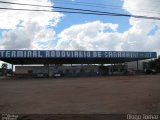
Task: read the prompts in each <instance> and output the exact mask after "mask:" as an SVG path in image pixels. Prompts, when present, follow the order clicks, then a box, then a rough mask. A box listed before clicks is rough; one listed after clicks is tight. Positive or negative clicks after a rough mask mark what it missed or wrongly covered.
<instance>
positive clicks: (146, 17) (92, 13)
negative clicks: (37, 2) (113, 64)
mask: <svg viewBox="0 0 160 120" xmlns="http://www.w3.org/2000/svg"><path fill="white" fill-rule="evenodd" d="M0 9H3V10H23V11H41V12H63V13H77V14H90V15H103V16H106V15H108V16H121V17H135V18H144V19H155V20H160V18H159V17H148V16H137V15H128V14H117V13H109V12H106V13H94V12H76V11H62V10H56V11H50V10H34V9H15V8H0Z"/></svg>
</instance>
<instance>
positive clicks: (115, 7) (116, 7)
mask: <svg viewBox="0 0 160 120" xmlns="http://www.w3.org/2000/svg"><path fill="white" fill-rule="evenodd" d="M0 3H5V4H16V5H27V6H35V7H44V8H56V9H69V10H80V11H88V12H100V13H104V12H102V11H93V10H86V9H85V10H84V9H75V8H65V7H54V6H45V5H34V4H24V3H17V2H5V1H0ZM79 3H85V2H79ZM88 4H89V3H88ZM100 5H103V4H100ZM106 6H110V7H113V8H111V9H120V8H118V7H120V6H112V5H106ZM129 9H130V8H129ZM130 10H132V11H137V12H139V10H133V9H130ZM141 11H142V10H141ZM142 12H147V13H155V12H156V11H152V12H148V11H145V10H143V11H142ZM157 14H159V13H157Z"/></svg>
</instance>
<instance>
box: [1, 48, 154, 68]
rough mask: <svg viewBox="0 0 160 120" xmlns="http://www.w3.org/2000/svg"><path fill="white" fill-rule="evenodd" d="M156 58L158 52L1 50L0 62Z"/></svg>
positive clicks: (77, 62) (31, 62) (43, 62)
mask: <svg viewBox="0 0 160 120" xmlns="http://www.w3.org/2000/svg"><path fill="white" fill-rule="evenodd" d="M87 54H88V55H87ZM156 57H157V53H156V52H128V51H55V50H52V51H48V50H46V51H42V50H37V51H35V50H16V51H15V50H0V60H1V61H4V62H7V63H10V64H14V65H28V64H113V63H124V62H130V61H137V60H145V59H151V58H156Z"/></svg>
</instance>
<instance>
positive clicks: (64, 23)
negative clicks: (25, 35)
mask: <svg viewBox="0 0 160 120" xmlns="http://www.w3.org/2000/svg"><path fill="white" fill-rule="evenodd" d="M57 1H58V0H55V3H54V5H55V6H56V7H57V6H58V7H68V8H79V9H87V10H96V11H105V12H107V11H108V12H118V13H127V12H126V11H125V10H123V9H121V8H120V6H121V7H122V5H123V1H122V0H107V1H106V0H103V1H102V0H100V1H96V0H95V1H91V0H90V1H86V0H75V1H72V2H73V4H66V2H65V3H63V2H62V1H63V0H62V1H61V2H57ZM66 1H67V0H66ZM68 1H69V3H70V2H71V0H68ZM78 2H84V3H92V6H82V5H79V4H77V3H78ZM86 5H88V4H86ZM102 5H104V6H102ZM105 5H106V6H105ZM107 5H113V6H119V7H118V8H119V9H111V8H107ZM100 6H102V8H100ZM64 14H65V13H64ZM95 20H100V21H103V22H107V23H115V24H119V28H118V31H119V32H124V31H125V30H128V28H129V27H130V25H129V24H128V21H129V18H128V17H113V16H97V15H84V14H83V15H81V14H65V17H63V18H62V20H61V22H60V23H58V25H57V27H55V30H56V32H57V33H59V32H61V31H62V30H63V29H65V28H68V27H70V26H71V25H75V24H83V23H87V22H91V21H95Z"/></svg>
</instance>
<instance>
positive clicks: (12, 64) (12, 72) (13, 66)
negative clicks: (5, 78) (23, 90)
mask: <svg viewBox="0 0 160 120" xmlns="http://www.w3.org/2000/svg"><path fill="white" fill-rule="evenodd" d="M13 67H14V66H13V64H12V76H13Z"/></svg>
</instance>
